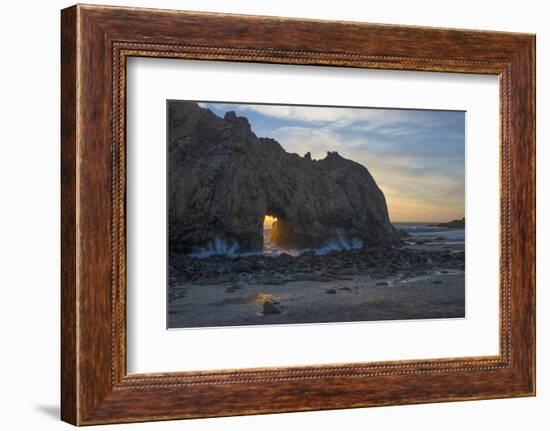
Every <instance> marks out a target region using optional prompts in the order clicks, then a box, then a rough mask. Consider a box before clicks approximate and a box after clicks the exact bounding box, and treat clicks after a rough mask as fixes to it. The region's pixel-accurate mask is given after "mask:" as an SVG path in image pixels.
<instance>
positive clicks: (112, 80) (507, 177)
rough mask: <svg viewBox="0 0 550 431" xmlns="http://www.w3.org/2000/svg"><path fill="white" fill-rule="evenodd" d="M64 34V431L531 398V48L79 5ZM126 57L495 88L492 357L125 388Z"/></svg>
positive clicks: (155, 380) (409, 31)
mask: <svg viewBox="0 0 550 431" xmlns="http://www.w3.org/2000/svg"><path fill="white" fill-rule="evenodd" d="M61 30H62V31H61V48H62V63H61V70H62V77H61V78H62V81H61V82H62V93H61V107H62V115H61V121H62V134H61V136H62V151H61V159H62V220H61V221H62V224H61V225H62V296H61V301H62V326H61V339H62V346H61V349H62V373H61V375H62V379H61V384H62V391H61V392H62V394H61V416H62V419H63V420H65V421H67V422H70V423H72V424H75V425H88V424H101V423H113V422H136V421H147V420H162V419H177V418H193V417H208V416H228V415H240V414H256V413H271V412H288V411H306V410H320V409H337V408H351V407H366V406H380V405H389V404H411V403H425V402H441V401H452V400H473V399H481V398H502V397H512V396H531V395H534V394H535V126H534V125H535V37H534V36H533V35H527V34H511V33H497V32H485V31H464V30H448V29H436V28H422V27H401V26H389V25H374V24H360V23H351V22H329V21H311V20H295V19H284V18H272V17H253V16H240V15H219V14H206V13H195V12H192V13H190V12H177V11H164V10H147V9H132V8H118V7H100V6H81V5H78V6H73V7H71V8H68V9H65V10H63V11H62V27H61ZM129 56H146V57H165V58H186V59H200V60H224V61H244V62H258V63H259V62H262V63H287V64H302V65H331V66H343V67H358V68H379V69H405V70H423V71H444V72H463V73H483V74H495V75H498V76H499V77H500V106H501V112H500V116H501V220H500V224H501V283H500V288H501V300H500V304H501V307H500V316H501V331H500V335H501V341H500V354H499V355H498V356H495V357H466V358H444V359H440V360H425V361H401V362H382V363H363V364H340V365H330V366H306V367H295V368H270V369H246V370H227V371H222V372H220V371H217V372H213V371H204V372H181V373H162V374H143V375H135V374H132V375H127V373H126V367H125V363H126V357H125V355H126V352H125V334H126V330H125V289H126V286H125V151H126V150H125V91H126V90H125V83H126V81H125V76H126V75H125V73H126V72H125V64H126V59H127V58H128V57H129ZM496 222H497V220H495V223H496ZM251 394H254V396H251Z"/></svg>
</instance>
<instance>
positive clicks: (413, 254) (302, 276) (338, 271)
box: [169, 247, 464, 286]
mask: <svg viewBox="0 0 550 431" xmlns="http://www.w3.org/2000/svg"><path fill="white" fill-rule="evenodd" d="M436 269H437V270H457V269H458V270H464V252H463V251H451V250H414V249H409V248H406V247H403V248H394V247H392V248H376V249H370V250H343V251H333V252H330V253H328V254H325V255H316V254H315V253H314V252H306V253H303V254H301V255H300V256H290V255H288V254H281V255H279V256H276V257H267V256H262V255H248V256H237V257H230V256H226V255H217V256H210V257H207V258H196V257H191V256H189V255H185V254H179V255H177V254H176V255H172V256H171V257H170V279H169V285H170V286H177V285H178V284H181V283H191V284H197V285H205V284H209V285H210V284H231V283H239V282H244V283H254V284H267V285H281V284H284V283H289V282H293V281H317V282H330V281H333V280H345V279H347V278H349V277H350V276H355V275H368V276H369V277H371V278H373V279H382V278H386V277H388V276H394V275H401V276H403V277H408V278H410V277H416V276H421V275H427V274H429V273H431V272H433V271H434V270H436Z"/></svg>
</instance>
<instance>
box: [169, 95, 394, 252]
mask: <svg viewBox="0 0 550 431" xmlns="http://www.w3.org/2000/svg"><path fill="white" fill-rule="evenodd" d="M168 136H169V144H168V145H169V146H168V152H169V154H168V170H169V171H168V172H169V174H168V176H169V177H168V190H169V191H168V203H169V206H168V208H169V216H168V224H169V248H170V250H172V251H179V252H184V253H191V252H197V251H200V250H205V249H207V250H212V251H213V252H218V253H223V252H238V253H242V252H256V251H261V250H262V247H263V220H264V217H265V215H271V216H273V217H277V219H278V221H277V223H276V224H275V225H274V226H273V232H274V234H273V239H274V241H275V242H276V243H277V244H278V245H280V246H285V247H293V248H318V247H323V246H325V245H327V244H329V243H338V244H340V245H341V247H343V248H357V247H369V246H373V245H387V244H393V243H397V242H398V241H399V236H398V234H397V232H396V230H395V229H394V227H393V226H392V225H391V223H390V221H389V217H388V211H387V207H386V201H385V198H384V194H383V193H382V191H381V190H380V189H379V188H378V186H377V185H376V183H375V181H374V179H373V178H372V176H371V175H370V173H369V171H368V170H367V169H366V168H365V167H364V166H362V165H360V164H359V163H356V162H353V161H351V160H347V159H345V158H343V157H341V156H340V155H338V153H336V152H329V153H328V154H327V156H326V158H325V159H323V160H319V161H317V160H312V159H311V156H310V155H309V153H308V154H306V155H305V156H304V157H300V156H299V155H297V154H290V153H287V152H286V151H285V150H284V149H283V147H281V145H280V144H279V143H278V142H277V141H275V140H274V139H270V138H258V137H257V136H256V135H255V134H254V133H253V132H252V130H251V128H250V124H249V122H248V120H247V119H246V118H244V117H238V116H237V115H236V114H235V113H234V112H227V113H226V114H225V116H224V118H220V117H218V116H217V115H215V114H214V113H213V112H212V111H210V110H208V109H204V108H201V107H200V106H199V105H198V104H196V103H194V102H183V101H171V102H169V106H168Z"/></svg>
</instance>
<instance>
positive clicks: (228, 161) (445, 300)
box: [167, 100, 465, 329]
mask: <svg viewBox="0 0 550 431" xmlns="http://www.w3.org/2000/svg"><path fill="white" fill-rule="evenodd" d="M167 146H168V148H167V166H168V173H167V193H168V198H167V205H168V208H167V210H168V232H167V236H168V268H167V276H168V286H167V289H168V295H167V298H168V299H167V311H168V312H167V316H168V317H167V320H168V321H167V325H168V328H171V329H175V328H199V327H223V326H247V325H266V324H268V325H273V324H285V325H286V324H303V323H335V322H361V321H380V320H405V319H442V318H464V317H465V204H464V202H465V112H463V111H439V110H415V109H395V108H391V109H390V108H367V107H334V106H306V105H274V104H251V103H248V104H247V103H233V102H231V103H229V102H217V101H180V100H169V101H168V102H167Z"/></svg>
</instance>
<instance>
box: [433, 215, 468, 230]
mask: <svg viewBox="0 0 550 431" xmlns="http://www.w3.org/2000/svg"><path fill="white" fill-rule="evenodd" d="M430 226H434V227H446V228H449V229H464V228H465V226H466V218H465V217H462V218H461V219H456V220H452V221H450V222H446V223H437V224H432V225H430Z"/></svg>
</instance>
